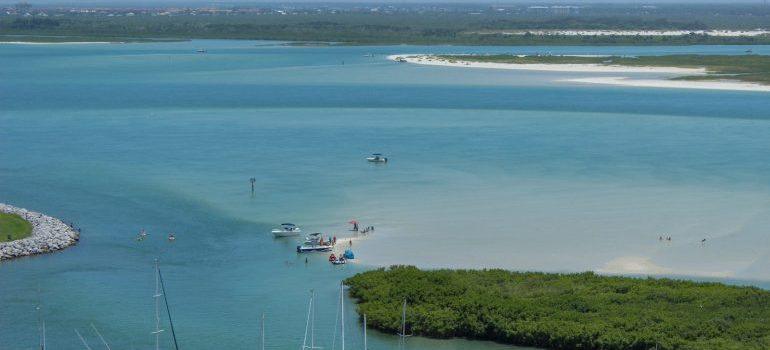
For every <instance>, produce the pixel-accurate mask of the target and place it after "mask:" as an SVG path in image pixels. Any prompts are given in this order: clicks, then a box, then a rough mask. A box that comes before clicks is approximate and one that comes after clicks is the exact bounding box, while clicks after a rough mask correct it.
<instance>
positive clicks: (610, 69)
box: [388, 54, 706, 75]
mask: <svg viewBox="0 0 770 350" xmlns="http://www.w3.org/2000/svg"><path fill="white" fill-rule="evenodd" d="M399 58H401V59H403V60H404V61H406V62H408V63H416V64H426V65H433V66H445V67H466V68H488V69H513V70H533V71H548V72H585V73H664V74H689V75H692V74H705V73H706V70H705V69H704V68H679V67H630V66H619V65H603V64H516V63H494V62H471V61H449V60H445V59H442V58H439V57H436V56H433V55H425V54H409V55H403V54H402V55H390V56H388V59H390V60H393V61H397V60H398V59H399Z"/></svg>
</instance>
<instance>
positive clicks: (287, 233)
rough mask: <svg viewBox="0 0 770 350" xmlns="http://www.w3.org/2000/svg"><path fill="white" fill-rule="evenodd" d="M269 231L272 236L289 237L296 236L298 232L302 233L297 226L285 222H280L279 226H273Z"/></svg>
mask: <svg viewBox="0 0 770 350" xmlns="http://www.w3.org/2000/svg"><path fill="white" fill-rule="evenodd" d="M270 232H272V233H273V236H275V237H291V236H298V235H299V234H300V233H302V230H301V229H300V228H299V226H297V225H294V224H292V223H288V222H287V223H284V224H281V227H280V228H274V229H273V230H272V231H270Z"/></svg>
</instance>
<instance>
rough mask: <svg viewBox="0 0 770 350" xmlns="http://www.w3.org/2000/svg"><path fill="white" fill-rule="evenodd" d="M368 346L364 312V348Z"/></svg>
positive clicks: (365, 349)
mask: <svg viewBox="0 0 770 350" xmlns="http://www.w3.org/2000/svg"><path fill="white" fill-rule="evenodd" d="M367 349H368V347H367V346H366V314H364V350H367Z"/></svg>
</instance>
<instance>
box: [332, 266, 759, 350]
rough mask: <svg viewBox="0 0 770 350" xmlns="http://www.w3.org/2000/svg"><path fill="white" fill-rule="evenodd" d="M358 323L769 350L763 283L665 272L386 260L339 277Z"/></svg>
mask: <svg viewBox="0 0 770 350" xmlns="http://www.w3.org/2000/svg"><path fill="white" fill-rule="evenodd" d="M346 283H347V284H348V285H349V287H350V289H349V292H350V296H351V297H352V298H354V299H355V300H356V301H357V303H358V305H357V308H358V312H359V313H360V314H366V316H367V320H368V325H369V326H370V327H373V328H375V329H378V330H381V331H384V332H387V333H397V332H400V325H401V305H402V302H403V301H404V300H406V301H407V303H408V308H407V316H406V324H407V333H413V334H415V335H421V336H427V337H436V338H450V337H466V338H471V339H484V340H492V341H497V342H501V343H506V344H515V345H522V346H536V347H543V348H549V349H607V350H621V349H623V350H628V349H631V350H649V349H661V350H664V349H682V350H684V349H687V350H709V349H713V350H725V349H757V350H759V349H770V292H768V291H765V290H761V289H758V288H754V287H740V286H728V285H724V284H719V283H701V282H691V281H679V280H672V279H653V278H631V277H614V276H600V275H596V274H594V273H591V272H586V273H577V274H553V273H538V272H512V271H506V270H420V269H417V268H415V267H410V266H393V267H391V268H389V269H385V268H381V269H378V270H372V271H368V272H363V273H359V274H357V275H355V276H353V277H351V278H349V279H347V281H346Z"/></svg>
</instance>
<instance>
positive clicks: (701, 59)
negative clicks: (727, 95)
mask: <svg viewBox="0 0 770 350" xmlns="http://www.w3.org/2000/svg"><path fill="white" fill-rule="evenodd" d="M438 57H440V58H443V59H445V60H450V61H469V62H496V63H511V64H517V63H518V64H526V63H546V64H605V65H621V66H647V67H683V68H698V67H705V68H706V70H707V71H708V74H707V75H703V76H692V77H681V78H679V79H702V80H703V79H705V80H719V79H731V80H740V81H748V82H755V83H762V84H770V56H765V55H740V56H734V55H665V56H639V57H620V56H612V57H578V56H516V55H470V56H469V55H442V56H438Z"/></svg>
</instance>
